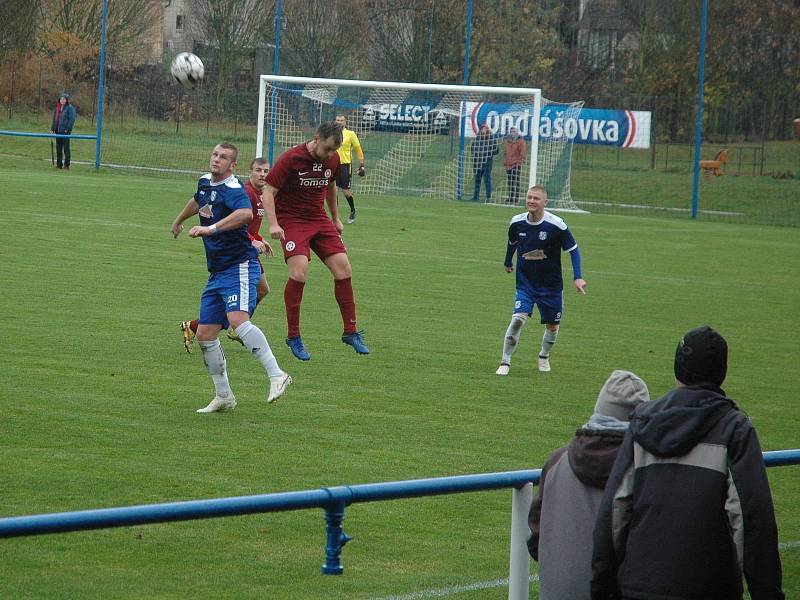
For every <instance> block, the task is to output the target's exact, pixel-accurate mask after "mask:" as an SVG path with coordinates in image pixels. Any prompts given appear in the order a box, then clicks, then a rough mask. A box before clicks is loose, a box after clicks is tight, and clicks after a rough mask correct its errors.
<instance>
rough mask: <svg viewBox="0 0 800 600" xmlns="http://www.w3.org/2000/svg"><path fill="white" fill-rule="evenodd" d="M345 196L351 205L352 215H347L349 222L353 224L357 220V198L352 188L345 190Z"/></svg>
mask: <svg viewBox="0 0 800 600" xmlns="http://www.w3.org/2000/svg"><path fill="white" fill-rule="evenodd" d="M344 197H345V200H347V204H349V205H350V216H349V217H347V222H348V223H351V224H352V223H354V222H355V220H356V198H355V196H354V195H353V192H352V191H351V190H344Z"/></svg>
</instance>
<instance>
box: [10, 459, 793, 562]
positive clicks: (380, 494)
mask: <svg viewBox="0 0 800 600" xmlns="http://www.w3.org/2000/svg"><path fill="white" fill-rule="evenodd" d="M764 463H765V464H766V465H767V466H768V467H778V466H787V465H797V464H800V449H795V450H777V451H772V452H764ZM540 474H541V469H532V470H523V471H503V472H499V473H481V474H477V475H457V476H453V477H438V478H433V479H412V480H407V481H391V482H386V483H368V484H360V485H350V486H337V487H330V488H321V489H318V490H307V491H299V492H283V493H275V494H261V495H255V496H238V497H231V498H214V499H208V500H190V501H185V502H170V503H162V504H144V505H138V506H125V507H119V508H103V509H96V510H82V511H73V512H63V513H50V514H40V515H28V516H19V517H6V518H2V519H0V538H10V537H21V536H28V535H39V534H47V533H64V532H69V531H82V530H87V529H105V528H109V527H125V526H130V525H142V524H146V523H164V522H168V521H186V520H193V519H210V518H215V517H228V516H234V515H249V514H255V513H267V512H278V511H286V510H298V509H306V508H322V509H324V510H325V521H326V535H327V544H326V548H325V563H324V565H323V566H322V572H323V573H326V574H340V573H342V572H343V567H342V564H341V552H342V547H343V546H344V544H346V543H347V541H348V540H349V539H350V538H349V536H347V535H346V534H345V533H344V532H343V531H342V521H343V519H344V513H345V508H346V507H347V506H348V505H350V504H355V503H357V502H376V501H379V500H396V499H399V498H418V497H423V496H437V495H444V494H456V493H464V492H476V491H483V490H496V489H503V488H516V489H519V488H522V487H523V486H526V485H527V484H529V483H531V484H537V483H538V482H539V476H540Z"/></svg>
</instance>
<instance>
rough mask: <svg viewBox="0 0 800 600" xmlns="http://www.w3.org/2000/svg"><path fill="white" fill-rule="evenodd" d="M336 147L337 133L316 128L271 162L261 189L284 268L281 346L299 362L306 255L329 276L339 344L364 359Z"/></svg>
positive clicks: (331, 126)
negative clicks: (339, 329)
mask: <svg viewBox="0 0 800 600" xmlns="http://www.w3.org/2000/svg"><path fill="white" fill-rule="evenodd" d="M341 145H342V128H341V127H339V126H338V125H337V124H336V123H333V122H331V121H328V122H325V123H322V124H321V125H320V126H319V127H318V128H317V131H316V133H315V134H314V137H313V139H311V140H309V141H307V142H304V143H302V144H299V145H297V146H295V147H294V148H290V149H289V150H287V151H286V152H284V153H283V154H282V155H281V156H280V157H279V158H278V160H277V161H275V164H274V165H273V167H272V170H271V171H270V172H269V175H267V180H266V185H265V186H264V193H263V198H264V211H265V213H266V216H267V221H268V222H269V234H270V236H271V237H272V238H273V239H276V240H278V239H279V240H280V241H281V246H282V247H283V256H284V259H285V260H286V266H287V267H288V269H289V278H288V279H287V281H286V287H285V289H284V291H283V300H284V304H285V305H286V321H287V324H288V332H287V336H286V344H287V345H288V346H289V348H290V349H291V351H292V354H294V355H295V357H297V358H298V359H300V360H309V359H310V358H311V355H310V354H309V353H308V350H307V349H306V347H305V344H304V343H303V339H302V337H301V336H300V304H301V302H302V300H303V288H304V287H305V284H306V276H307V275H308V263H309V261H310V260H311V251H312V250H313V251H314V254H316V255H317V256H318V257H319V259H320V260H321V261H322V262H323V263H325V266H326V267H328V269H329V270H330V272H331V274H332V275H333V280H334V295H335V297H336V302H337V303H338V304H339V311H340V312H341V314H342V323H343V325H344V331H343V333H342V342H344V343H345V344H348V345H350V346H352V347H353V349H354V350H355V351H356V352H357V353H358V354H369V348H367V346H366V344H364V339H363V337H362V334H363V331H358V330H357V327H356V301H355V296H354V294H353V285H352V274H353V269H352V267H351V266H350V260H349V259H348V258H347V249H346V248H345V246H344V242H342V236H341V233H342V230H343V229H344V226H343V225H342V221H341V220H340V219H339V210H338V206H337V191H336V178H337V176H338V174H339V155H338V154H337V152H336V151H337V149H338V148H339V146H341ZM325 204H327V205H328V210H329V211H330V216H328V214H327V213H326V212H325Z"/></svg>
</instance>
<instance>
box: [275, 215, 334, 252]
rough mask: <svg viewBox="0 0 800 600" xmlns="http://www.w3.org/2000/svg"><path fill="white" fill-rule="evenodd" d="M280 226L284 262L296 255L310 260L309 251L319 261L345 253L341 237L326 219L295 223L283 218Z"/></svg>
mask: <svg viewBox="0 0 800 600" xmlns="http://www.w3.org/2000/svg"><path fill="white" fill-rule="evenodd" d="M280 226H281V227H283V232H284V235H285V237H284V239H283V241H282V242H281V246H282V247H283V259H284V260H288V259H289V258H290V257H292V256H298V255H302V256H305V257H307V258H309V259H310V258H311V250H313V251H314V254H316V255H317V256H319V259H320V260H321V261H324V260H325V259H326V258H328V257H329V256H331V255H332V254H339V253H340V252H344V253H347V248H345V247H344V242H343V241H342V236H341V235H339V232H338V231H337V230H336V226H335V225H334V224H333V223H332V222H331V220H330V219H328V218H327V217H326V218H323V219H319V220H315V221H295V220H292V219H291V217H288V218H286V217H285V218H282V219H281V221H280Z"/></svg>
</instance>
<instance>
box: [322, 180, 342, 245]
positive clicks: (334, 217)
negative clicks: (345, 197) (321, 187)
mask: <svg viewBox="0 0 800 600" xmlns="http://www.w3.org/2000/svg"><path fill="white" fill-rule="evenodd" d="M338 195H339V192H338V190H337V189H336V180H335V179H331V182H330V183H329V184H328V192H327V193H326V194H325V204H327V205H328V212H329V213H330V215H331V222H332V223H333V225H334V227H336V231H338V232H339V233H342V231H344V225H342V222H341V221H340V220H339V199H338V198H337V196H338Z"/></svg>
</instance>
